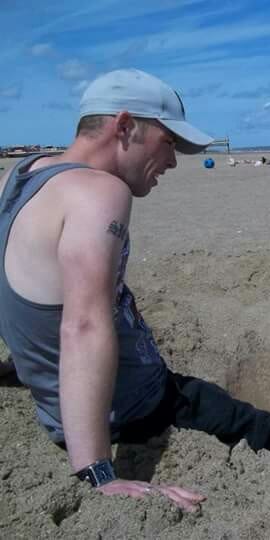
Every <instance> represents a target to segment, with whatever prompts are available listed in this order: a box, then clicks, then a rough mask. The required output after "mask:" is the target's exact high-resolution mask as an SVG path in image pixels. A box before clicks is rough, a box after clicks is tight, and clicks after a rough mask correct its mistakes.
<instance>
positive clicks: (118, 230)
mask: <svg viewBox="0 0 270 540" xmlns="http://www.w3.org/2000/svg"><path fill="white" fill-rule="evenodd" d="M107 232H110V233H112V234H114V236H117V238H120V239H121V240H123V239H124V238H125V236H126V233H127V228H126V226H125V225H123V223H119V222H118V221H115V220H114V221H112V222H111V223H110V225H109V227H108V229H107Z"/></svg>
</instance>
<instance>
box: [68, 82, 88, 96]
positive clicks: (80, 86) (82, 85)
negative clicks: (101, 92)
mask: <svg viewBox="0 0 270 540" xmlns="http://www.w3.org/2000/svg"><path fill="white" fill-rule="evenodd" d="M89 82H90V81H87V80H83V81H79V82H78V83H77V84H75V86H73V88H72V89H71V95H72V96H81V95H82V93H83V92H84V90H85V89H86V88H87V86H88V85H89Z"/></svg>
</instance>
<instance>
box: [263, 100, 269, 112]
mask: <svg viewBox="0 0 270 540" xmlns="http://www.w3.org/2000/svg"><path fill="white" fill-rule="evenodd" d="M263 108H264V109H265V110H266V111H268V110H270V101H268V102H267V103H265V104H264V106H263Z"/></svg>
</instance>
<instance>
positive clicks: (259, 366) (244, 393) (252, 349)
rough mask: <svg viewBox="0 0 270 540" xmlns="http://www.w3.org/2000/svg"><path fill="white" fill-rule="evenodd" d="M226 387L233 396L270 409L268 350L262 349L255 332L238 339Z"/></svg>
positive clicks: (269, 354) (269, 356) (269, 357)
mask: <svg viewBox="0 0 270 540" xmlns="http://www.w3.org/2000/svg"><path fill="white" fill-rule="evenodd" d="M227 388H228V391H229V392H230V394H231V395H233V397H235V398H237V399H240V400H242V401H248V402H250V403H252V404H253V405H255V406H256V407H257V408H258V409H264V410H267V411H270V351H267V350H262V344H261V342H260V340H259V339H258V337H257V336H256V334H255V332H250V333H248V334H246V335H245V336H244V337H243V338H242V339H241V340H240V343H239V346H238V350H237V358H236V364H235V365H234V366H232V367H231V369H230V370H229V373H228V376H227Z"/></svg>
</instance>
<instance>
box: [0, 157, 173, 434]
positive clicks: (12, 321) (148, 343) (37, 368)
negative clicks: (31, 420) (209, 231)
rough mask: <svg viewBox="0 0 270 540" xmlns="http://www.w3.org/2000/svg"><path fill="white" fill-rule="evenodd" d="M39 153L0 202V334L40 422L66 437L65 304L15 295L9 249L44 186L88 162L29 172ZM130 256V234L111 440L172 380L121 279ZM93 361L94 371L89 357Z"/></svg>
mask: <svg viewBox="0 0 270 540" xmlns="http://www.w3.org/2000/svg"><path fill="white" fill-rule="evenodd" d="M40 157H44V155H38V156H28V157H27V158H26V159H24V160H22V161H21V162H19V163H17V165H16V166H15V168H14V169H13V170H12V171H11V173H10V176H9V178H8V181H7V183H6V185H5V188H4V190H3V193H2V196H1V199H0V336H1V337H2V339H3V340H4V341H5V343H6V345H7V346H8V348H9V350H10V352H11V354H12V357H13V360H14V362H15V366H16V370H17V374H18V377H19V379H20V380H21V382H22V383H23V384H25V385H27V386H28V387H29V388H30V391H31V393H32V396H33V398H34V401H35V404H36V410H37V414H38V418H39V420H40V423H41V425H42V426H43V427H45V428H46V430H47V431H48V434H49V436H50V438H51V439H52V440H53V441H54V442H61V441H64V433H63V427H62V422H61V413H60V406H59V382H58V364H59V350H60V323H61V317H62V305H56V304H55V305H51V304H39V303H35V302H32V301H30V300H27V299H26V298H23V297H22V296H20V295H19V294H18V293H16V292H15V291H14V290H13V289H12V288H11V287H10V285H9V283H8V280H7V277H6V274H5V265H4V262H5V252H6V246H7V242H8V237H9V233H10V229H11V226H12V224H13V222H14V219H15V218H16V216H17V214H18V213H19V211H20V210H21V209H22V207H23V206H24V205H25V204H26V203H27V202H28V201H29V200H30V199H31V198H32V197H33V196H34V195H35V194H36V193H37V192H38V191H39V190H40V189H41V188H42V186H43V185H44V184H45V183H46V182H47V181H49V180H50V178H52V177H54V176H55V175H56V174H58V173H60V172H63V171H65V170H68V169H76V168H89V167H87V166H86V165H82V164H78V163H62V164H58V165H52V166H49V167H43V168H40V169H36V170H33V171H30V172H29V171H28V169H29V167H30V166H31V165H32V163H33V162H34V161H36V160H37V159H39V158H40ZM128 254H129V238H128V236H127V238H126V241H125V243H124V246H123V249H122V254H121V260H120V264H119V271H118V279H117V291H116V292H117V294H116V298H117V300H116V305H115V307H114V313H115V326H116V330H117V335H118V340H119V367H118V373H117V378H116V386H115V391H114V397H113V402H112V410H111V417H110V421H111V435H112V440H113V439H114V438H115V437H116V436H117V433H118V430H119V428H120V426H121V425H122V424H123V423H126V422H129V421H132V420H135V419H136V418H141V417H143V416H146V415H147V414H149V413H150V412H151V411H153V409H154V408H155V407H156V405H157V404H158V403H159V401H160V400H161V399H162V396H163V394H164V390H165V383H166V377H167V369H166V366H165V363H164V361H163V359H162V358H161V357H160V355H159V352H158V349H157V347H156V344H155V341H154V339H153V336H152V332H151V330H150V329H149V328H148V327H147V325H146V324H145V322H144V320H143V318H142V316H141V315H140V314H139V313H138V311H137V309H136V305H135V301H134V297H133V295H132V293H131V291H130V290H129V288H128V287H127V286H126V284H125V283H124V273H125V267H126V262H127V258H128ZM89 355H90V356H91V351H89ZM89 366H90V369H91V362H90V363H89Z"/></svg>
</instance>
